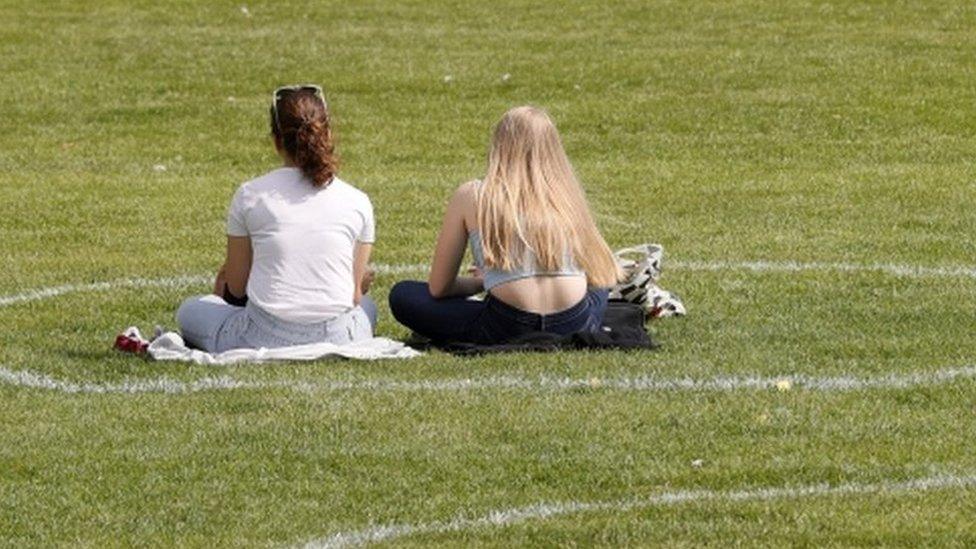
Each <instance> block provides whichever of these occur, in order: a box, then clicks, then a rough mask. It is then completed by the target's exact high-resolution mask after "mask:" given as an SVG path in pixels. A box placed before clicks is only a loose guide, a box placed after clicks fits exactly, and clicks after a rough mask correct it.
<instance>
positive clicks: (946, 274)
mask: <svg viewBox="0 0 976 549" xmlns="http://www.w3.org/2000/svg"><path fill="white" fill-rule="evenodd" d="M665 267H666V269H674V270H678V271H742V272H752V273H800V272H836V273H879V274H885V275H889V276H894V277H898V278H968V279H973V280H976V267H969V266H959V265H947V266H941V267H925V266H919V265H898V264H892V263H820V262H810V263H804V262H797V261H670V262H666V263H665ZM374 269H375V270H376V272H377V274H381V275H391V274H417V273H423V272H425V271H426V270H427V265H426V264H419V263H403V264H384V263H381V264H377V265H375V266H374ZM211 280H212V276H211V275H183V276H173V277H163V278H123V279H118V280H114V281H105V282H91V283H86V284H65V285H61V286H48V287H44V288H35V289H32V290H25V291H23V292H20V293H17V294H11V295H6V296H0V308H2V307H9V306H12V305H16V304H18V303H27V302H31V301H41V300H45V299H52V298H55V297H60V296H63V295H67V294H74V293H81V292H97V291H108V290H115V289H123V288H184V287H186V286H192V285H197V284H208V283H209V282H210V281H211Z"/></svg>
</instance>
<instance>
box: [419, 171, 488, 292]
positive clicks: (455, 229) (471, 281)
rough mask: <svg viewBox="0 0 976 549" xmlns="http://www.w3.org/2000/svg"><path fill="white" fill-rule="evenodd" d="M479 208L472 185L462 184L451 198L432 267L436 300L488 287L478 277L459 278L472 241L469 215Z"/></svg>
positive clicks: (431, 280)
mask: <svg viewBox="0 0 976 549" xmlns="http://www.w3.org/2000/svg"><path fill="white" fill-rule="evenodd" d="M474 208H475V187H474V185H473V184H472V183H466V184H464V185H461V187H459V188H458V190H457V191H456V192H455V193H454V196H453V197H451V200H450V202H448V204H447V211H446V212H445V213H444V223H443V224H442V225H441V232H440V234H439V235H438V236H437V246H436V247H435V248H434V260H433V262H432V263H431V266H430V277H429V278H428V280H427V285H428V286H429V288H430V295H431V296H433V297H435V298H441V297H451V296H469V295H474V294H476V293H479V292H481V291H482V290H483V289H484V287H483V284H482V280H481V279H480V278H478V277H470V276H462V277H459V276H458V269H459V268H460V267H461V260H462V259H464V247H465V246H466V245H467V242H468V229H467V227H466V226H465V222H464V220H465V216H466V215H468V214H470V213H472V212H473V210H474Z"/></svg>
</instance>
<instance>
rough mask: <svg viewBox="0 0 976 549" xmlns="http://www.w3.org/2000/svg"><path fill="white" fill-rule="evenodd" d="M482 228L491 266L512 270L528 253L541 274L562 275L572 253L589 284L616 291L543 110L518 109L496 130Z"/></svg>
mask: <svg viewBox="0 0 976 549" xmlns="http://www.w3.org/2000/svg"><path fill="white" fill-rule="evenodd" d="M478 230H479V231H480V232H481V240H482V245H483V247H484V256H485V265H486V266H487V267H491V268H495V269H502V270H513V268H515V267H516V266H517V265H519V264H520V263H521V261H522V260H523V259H524V258H525V253H526V251H531V252H533V253H534V255H535V259H536V263H537V265H538V267H539V268H541V269H543V270H546V271H558V270H560V269H561V268H563V267H566V265H564V264H563V263H564V261H566V259H567V257H566V256H567V254H571V257H572V259H573V260H574V261H575V262H576V264H577V265H578V266H579V267H580V268H581V269H582V270H583V272H585V273H586V279H587V282H588V283H589V284H590V285H591V286H596V287H604V288H605V287H609V286H613V285H614V284H616V283H617V281H618V279H619V278H620V267H619V266H618V265H617V261H616V260H615V259H614V256H613V253H612V252H611V251H610V247H609V246H607V243H606V241H605V240H604V239H603V236H602V235H601V234H600V231H599V229H597V227H596V223H595V222H594V221H593V215H592V214H591V213H590V208H589V205H588V204H587V201H586V194H585V193H584V191H583V187H582V186H581V185H580V183H579V181H578V180H577V179H576V175H575V174H574V173H573V167H572V165H570V163H569V158H567V157H566V151H565V150H563V145H562V142H561V141H560V139H559V133H558V132H557V131H556V126H555V124H553V122H552V120H551V119H550V118H549V115H548V114H546V112H545V111H543V110H542V109H539V108H536V107H529V106H526V107H516V108H514V109H511V110H510V111H508V112H507V113H505V115H504V116H503V117H502V119H501V121H499V122H498V125H497V126H495V133H494V135H493V136H492V142H491V152H490V153H489V155H488V173H487V174H486V176H485V179H484V183H483V184H482V185H481V191H480V193H479V194H478Z"/></svg>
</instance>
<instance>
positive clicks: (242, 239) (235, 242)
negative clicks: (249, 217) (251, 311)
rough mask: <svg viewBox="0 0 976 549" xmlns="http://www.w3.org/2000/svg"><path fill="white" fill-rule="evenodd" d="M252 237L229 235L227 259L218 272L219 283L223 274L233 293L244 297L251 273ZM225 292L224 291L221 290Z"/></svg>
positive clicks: (228, 287) (227, 285)
mask: <svg viewBox="0 0 976 549" xmlns="http://www.w3.org/2000/svg"><path fill="white" fill-rule="evenodd" d="M251 254H252V251H251V238H250V237H247V236H228V237H227V259H226V260H225V261H224V266H223V268H221V269H220V273H218V274H217V284H219V283H220V279H221V274H222V275H223V280H224V283H225V284H226V287H227V290H229V291H230V293H231V295H233V296H235V297H239V298H243V297H244V296H245V294H246V293H247V278H248V276H250V274H251ZM220 294H221V295H222V294H223V291H221V292H220Z"/></svg>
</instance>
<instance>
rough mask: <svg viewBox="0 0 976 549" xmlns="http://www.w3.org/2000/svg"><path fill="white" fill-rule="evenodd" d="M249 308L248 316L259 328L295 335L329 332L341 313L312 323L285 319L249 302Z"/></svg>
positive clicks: (316, 334) (247, 307)
mask: <svg viewBox="0 0 976 549" xmlns="http://www.w3.org/2000/svg"><path fill="white" fill-rule="evenodd" d="M245 308H246V309H247V316H248V317H249V318H250V319H251V320H252V321H253V322H254V324H256V325H257V326H258V327H259V328H261V329H262V330H264V331H266V332H270V333H280V334H282V335H285V334H287V335H295V336H318V335H324V334H326V333H328V331H329V327H330V326H332V325H333V324H335V321H336V319H338V318H340V317H341V316H342V315H339V316H338V317H335V318H330V319H328V320H323V321H321V322H313V323H310V324H304V323H301V322H292V321H289V320H284V319H281V318H278V317H276V316H274V315H273V314H271V313H269V312H267V311H265V310H264V309H262V308H261V307H258V306H257V305H254V304H253V303H251V302H248V303H247V305H245Z"/></svg>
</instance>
